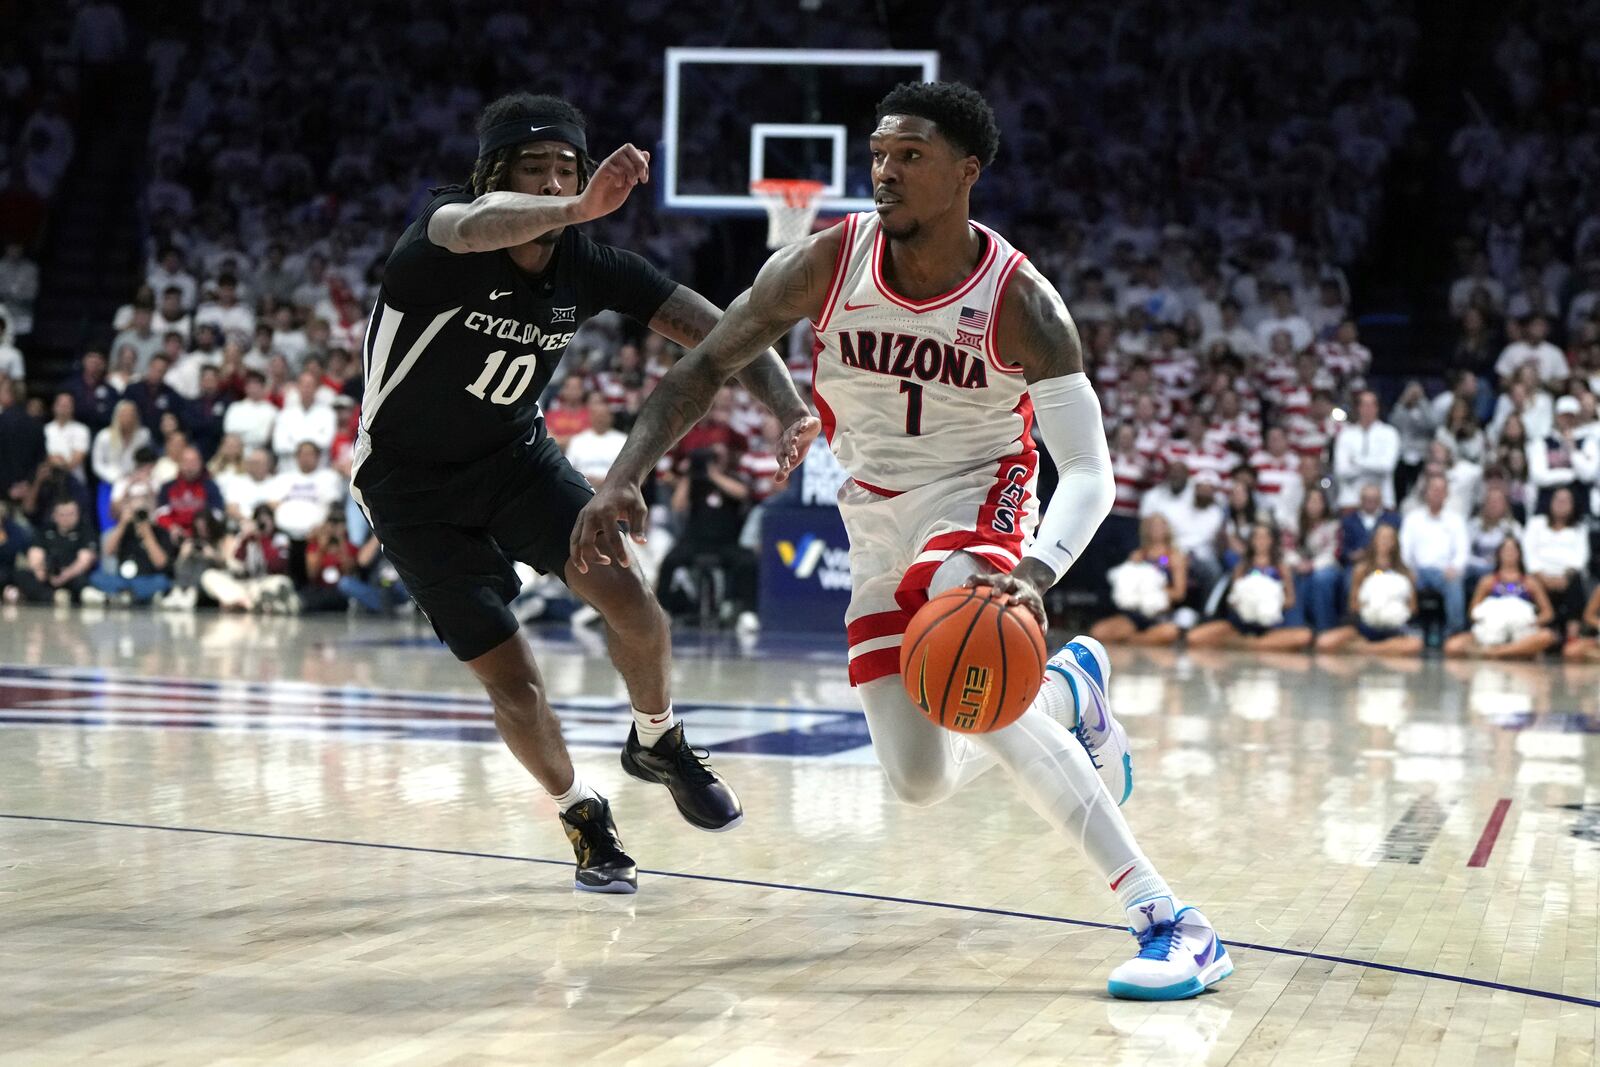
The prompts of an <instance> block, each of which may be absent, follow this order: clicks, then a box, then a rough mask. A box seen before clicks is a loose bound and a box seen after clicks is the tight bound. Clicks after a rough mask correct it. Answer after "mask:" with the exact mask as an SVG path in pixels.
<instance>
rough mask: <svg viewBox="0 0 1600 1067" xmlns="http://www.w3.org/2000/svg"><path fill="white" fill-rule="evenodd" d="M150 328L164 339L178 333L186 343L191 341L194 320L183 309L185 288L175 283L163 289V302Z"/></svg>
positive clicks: (152, 319)
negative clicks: (182, 288)
mask: <svg viewBox="0 0 1600 1067" xmlns="http://www.w3.org/2000/svg"><path fill="white" fill-rule="evenodd" d="M150 328H151V329H153V330H154V331H155V332H156V333H157V334H158V335H160V336H161V337H162V338H163V339H165V337H166V335H167V334H169V333H176V334H178V336H179V337H180V338H181V339H182V341H183V343H184V344H188V343H189V336H190V335H191V334H192V333H193V332H194V320H193V319H192V318H191V317H190V316H189V313H188V312H187V311H185V310H184V309H183V290H181V289H179V288H178V287H177V286H175V285H169V286H167V287H166V288H165V289H163V290H161V304H160V306H159V307H157V308H156V313H155V315H153V316H152V317H151V319H150ZM141 370H142V368H141Z"/></svg>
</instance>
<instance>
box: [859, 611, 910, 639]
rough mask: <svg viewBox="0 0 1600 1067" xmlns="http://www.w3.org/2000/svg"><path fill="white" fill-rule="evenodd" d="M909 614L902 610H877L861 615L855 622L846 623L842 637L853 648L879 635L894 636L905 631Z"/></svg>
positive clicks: (908, 621) (908, 622)
mask: <svg viewBox="0 0 1600 1067" xmlns="http://www.w3.org/2000/svg"><path fill="white" fill-rule="evenodd" d="M910 622H911V616H910V615H908V614H907V613H906V612H903V611H879V612H874V613H873V614H871V615H863V616H861V618H859V619H857V620H856V621H855V622H850V623H846V624H845V627H844V639H845V640H846V641H847V642H849V644H850V646H851V647H852V648H853V647H855V646H856V645H859V644H861V643H862V642H863V641H871V640H873V639H874V638H879V637H894V636H896V635H898V634H903V633H905V632H906V627H907V626H908V625H909V624H910Z"/></svg>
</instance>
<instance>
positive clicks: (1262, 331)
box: [1256, 285, 1315, 352]
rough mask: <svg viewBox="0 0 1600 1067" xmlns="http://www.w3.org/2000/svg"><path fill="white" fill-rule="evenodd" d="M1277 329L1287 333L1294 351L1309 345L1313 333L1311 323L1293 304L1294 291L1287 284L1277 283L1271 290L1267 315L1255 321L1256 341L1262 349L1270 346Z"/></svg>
mask: <svg viewBox="0 0 1600 1067" xmlns="http://www.w3.org/2000/svg"><path fill="white" fill-rule="evenodd" d="M1279 330H1285V331H1287V332H1288V334H1289V340H1290V343H1291V345H1292V346H1293V348H1294V350H1295V351H1296V352H1303V351H1305V350H1306V349H1307V348H1309V347H1311V342H1312V341H1313V340H1315V334H1314V333H1313V331H1312V329H1311V323H1309V322H1307V321H1306V319H1305V316H1303V315H1301V314H1300V312H1299V311H1297V310H1296V309H1295V306H1294V291H1293V290H1291V289H1290V288H1289V287H1288V286H1287V285H1279V286H1277V287H1276V288H1275V289H1273V291H1272V310H1271V311H1270V312H1269V313H1268V315H1267V317H1266V318H1264V319H1262V320H1261V321H1260V322H1258V323H1256V343H1257V344H1259V345H1260V346H1261V350H1262V351H1266V350H1268V349H1270V348H1271V347H1272V335H1273V334H1275V333H1277V332H1278V331H1279Z"/></svg>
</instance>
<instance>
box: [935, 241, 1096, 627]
mask: <svg viewBox="0 0 1600 1067" xmlns="http://www.w3.org/2000/svg"><path fill="white" fill-rule="evenodd" d="M996 341H997V344H998V347H999V356H1000V358H1001V360H1002V361H1004V362H1005V363H1006V364H1007V365H1009V366H1012V367H1018V368H1021V370H1022V373H1023V377H1024V378H1026V379H1027V381H1028V383H1029V385H1037V384H1038V383H1040V382H1047V381H1048V382H1050V386H1048V387H1046V386H1040V387H1039V390H1038V392H1039V397H1036V398H1035V403H1036V405H1040V406H1039V407H1038V409H1037V410H1038V416H1037V417H1038V423H1037V425H1038V427H1039V432H1040V434H1041V436H1043V437H1044V438H1045V443H1046V445H1048V446H1049V447H1050V450H1051V453H1052V455H1053V456H1054V458H1056V459H1057V460H1058V464H1059V461H1060V460H1061V458H1062V457H1063V456H1073V455H1080V454H1081V455H1085V456H1087V455H1089V454H1090V453H1093V452H1095V450H1096V447H1098V451H1099V452H1100V453H1102V454H1104V453H1105V437H1104V432H1103V429H1102V427H1101V425H1100V419H1099V405H1098V404H1094V405H1093V406H1092V414H1093V416H1094V417H1093V418H1092V420H1090V421H1086V420H1084V419H1082V418H1078V417H1075V412H1076V409H1073V410H1072V411H1068V410H1067V409H1064V408H1062V407H1061V406H1060V403H1059V399H1058V398H1057V397H1056V396H1055V395H1053V394H1057V393H1059V391H1060V388H1061V386H1062V379H1065V378H1066V377H1067V376H1068V375H1072V374H1077V373H1078V372H1079V371H1081V370H1083V345H1082V342H1081V341H1080V340H1079V338H1078V328H1077V326H1075V325H1073V322H1072V316H1071V315H1070V314H1068V312H1067V307H1066V304H1065V303H1063V302H1062V299H1061V294H1059V293H1057V292H1056V290H1055V287H1054V286H1052V285H1051V284H1050V283H1049V282H1048V281H1046V280H1045V279H1044V277H1043V276H1042V275H1041V274H1040V273H1039V272H1038V271H1037V270H1036V269H1034V267H1033V265H1032V264H1031V263H1028V262H1027V261H1024V262H1023V263H1022V265H1021V266H1020V267H1018V268H1017V270H1016V272H1015V273H1014V274H1012V276H1011V281H1010V285H1009V288H1008V289H1007V290H1006V293H1005V299H1004V302H1003V303H1002V304H1001V309H1000V321H999V323H998V324H997V325H996ZM1046 395H1050V396H1051V399H1050V402H1049V403H1048V404H1045V403H1044V401H1043V400H1041V399H1040V397H1044V396H1046ZM1089 396H1090V398H1091V399H1092V397H1093V394H1092V393H1090V394H1089ZM1091 421H1092V424H1091ZM1052 436H1053V437H1054V439H1053V440H1052ZM1080 438H1085V439H1086V440H1087V442H1088V443H1087V444H1085V441H1083V440H1080ZM1063 446H1065V447H1063ZM1091 458H1093V457H1091ZM1103 459H1104V463H1103V464H1101V465H1100V466H1093V465H1091V464H1088V463H1085V462H1074V463H1071V464H1070V466H1071V467H1072V469H1071V470H1070V471H1065V472H1063V473H1062V475H1061V482H1060V483H1059V486H1058V488H1057V490H1056V495H1055V497H1054V498H1052V500H1051V501H1050V507H1049V509H1048V510H1047V511H1046V512H1045V516H1044V518H1043V520H1042V521H1041V523H1040V526H1039V532H1038V535H1037V539H1036V541H1035V543H1034V547H1033V549H1032V550H1031V551H1030V552H1029V554H1028V555H1026V556H1024V557H1023V558H1022V561H1021V562H1020V563H1018V564H1017V566H1016V568H1015V569H1013V570H1012V572H1011V573H1010V574H980V575H975V576H974V577H973V578H971V579H969V580H968V582H967V584H968V585H990V586H994V587H995V588H997V589H999V590H1001V591H1002V592H1005V593H1009V594H1011V595H1012V596H1013V597H1015V598H1017V600H1018V601H1019V602H1020V603H1021V604H1022V605H1023V606H1024V607H1026V608H1027V609H1028V610H1029V611H1030V612H1032V613H1033V616H1034V618H1036V619H1038V620H1039V623H1040V625H1046V624H1047V619H1046V616H1045V610H1044V593H1045V591H1046V590H1048V589H1049V588H1050V587H1051V586H1053V585H1055V583H1056V582H1057V581H1058V580H1059V579H1060V577H1061V574H1062V573H1063V572H1065V570H1066V569H1067V567H1068V566H1069V565H1070V561H1071V559H1072V558H1073V557H1074V556H1075V555H1076V554H1077V553H1079V552H1081V551H1082V548H1083V545H1082V544H1080V543H1079V542H1080V541H1081V542H1083V543H1087V541H1088V537H1089V535H1092V533H1093V531H1094V529H1096V528H1097V527H1098V526H1099V525H1100V522H1101V520H1102V519H1103V518H1104V516H1105V511H1104V510H1103V509H1101V508H1100V503H1101V499H1102V498H1104V503H1105V506H1106V507H1107V508H1109V507H1110V496H1109V494H1110V493H1112V492H1113V491H1114V486H1113V483H1112V482H1111V473H1110V466H1109V463H1110V456H1109V455H1108V454H1107V455H1103ZM1101 467H1103V468H1104V469H1101ZM1058 469H1060V468H1059V465H1058ZM1080 527H1082V529H1080ZM1084 530H1086V531H1087V533H1084V532H1083V531H1084ZM1041 545H1043V546H1044V547H1043V549H1041ZM1073 546H1075V548H1074V547H1073Z"/></svg>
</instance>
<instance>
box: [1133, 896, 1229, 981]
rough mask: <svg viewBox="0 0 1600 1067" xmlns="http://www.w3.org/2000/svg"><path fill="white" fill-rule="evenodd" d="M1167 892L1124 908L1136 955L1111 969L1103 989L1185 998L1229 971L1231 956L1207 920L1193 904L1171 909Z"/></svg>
mask: <svg viewBox="0 0 1600 1067" xmlns="http://www.w3.org/2000/svg"><path fill="white" fill-rule="evenodd" d="M1173 908H1174V904H1173V900H1172V898H1171V897H1166V896H1162V897H1149V898H1147V899H1145V900H1141V901H1137V902H1136V903H1134V904H1133V905H1132V906H1131V907H1130V908H1128V932H1129V933H1131V934H1133V936H1134V937H1136V938H1138V939H1139V954H1138V955H1137V956H1135V957H1133V959H1131V960H1129V961H1128V962H1127V963H1124V964H1122V965H1121V966H1119V967H1118V968H1117V969H1116V970H1114V971H1112V972H1111V980H1110V981H1109V982H1107V983H1106V990H1107V991H1108V992H1109V993H1110V994H1111V995H1112V996H1114V997H1120V998H1121V999H1123V1000H1185V999H1187V998H1189V997H1194V996H1199V995H1200V993H1202V992H1204V991H1205V990H1206V988H1208V987H1209V986H1213V985H1216V984H1217V983H1218V982H1220V981H1222V980H1223V979H1224V978H1226V977H1228V975H1230V974H1232V973H1233V959H1232V958H1231V957H1229V955H1228V950H1227V949H1226V948H1225V947H1223V944H1222V941H1221V939H1220V938H1218V937H1217V932H1216V931H1215V930H1213V929H1212V928H1211V923H1210V921H1209V920H1208V919H1207V918H1206V917H1205V916H1204V915H1201V914H1200V913H1199V912H1198V911H1196V910H1195V909H1194V908H1182V909H1179V910H1178V911H1177V913H1176V914H1174V912H1173Z"/></svg>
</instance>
